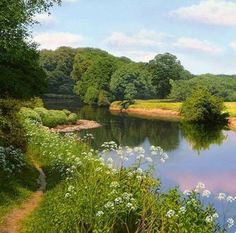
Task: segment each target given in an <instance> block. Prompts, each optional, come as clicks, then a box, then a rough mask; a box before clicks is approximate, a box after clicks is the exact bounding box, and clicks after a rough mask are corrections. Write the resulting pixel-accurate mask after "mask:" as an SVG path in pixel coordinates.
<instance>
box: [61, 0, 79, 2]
mask: <svg viewBox="0 0 236 233" xmlns="http://www.w3.org/2000/svg"><path fill="white" fill-rule="evenodd" d="M78 1H79V0H63V2H78Z"/></svg>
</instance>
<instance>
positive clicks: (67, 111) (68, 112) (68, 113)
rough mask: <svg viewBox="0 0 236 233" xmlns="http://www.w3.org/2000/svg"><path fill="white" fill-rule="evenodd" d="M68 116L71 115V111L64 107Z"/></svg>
mask: <svg viewBox="0 0 236 233" xmlns="http://www.w3.org/2000/svg"><path fill="white" fill-rule="evenodd" d="M62 111H63V112H64V113H65V114H66V115H67V116H69V115H70V114H71V111H69V110H67V109H63V110H62Z"/></svg>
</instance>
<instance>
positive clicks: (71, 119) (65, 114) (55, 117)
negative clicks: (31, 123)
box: [34, 108, 78, 127]
mask: <svg viewBox="0 0 236 233" xmlns="http://www.w3.org/2000/svg"><path fill="white" fill-rule="evenodd" d="M34 111H35V112H37V113H38V114H39V115H40V117H41V119H42V123H43V125H45V126H47V127H55V126H57V125H62V124H68V123H72V124H74V123H76V121H77V120H78V116H77V114H75V113H71V112H70V111H69V110H62V111H61V110H47V109H46V108H35V109H34Z"/></svg>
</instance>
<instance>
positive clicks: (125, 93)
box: [110, 63, 154, 100]
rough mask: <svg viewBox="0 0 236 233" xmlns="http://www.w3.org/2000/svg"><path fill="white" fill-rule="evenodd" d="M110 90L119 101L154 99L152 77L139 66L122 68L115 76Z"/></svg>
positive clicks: (131, 65)
mask: <svg viewBox="0 0 236 233" xmlns="http://www.w3.org/2000/svg"><path fill="white" fill-rule="evenodd" d="M110 89H111V91H112V93H113V95H114V96H115V98H116V99H117V100H124V99H128V100H131V99H134V98H139V99H147V98H150V97H152V95H153V92H154V88H153V86H152V75H151V73H150V72H148V71H147V70H145V69H143V66H141V65H139V64H133V63H131V64H128V65H125V66H122V67H120V68H119V69H118V70H117V71H116V72H115V73H114V74H113V75H112V79H111V83H110Z"/></svg>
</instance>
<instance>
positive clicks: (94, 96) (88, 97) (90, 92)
mask: <svg viewBox="0 0 236 233" xmlns="http://www.w3.org/2000/svg"><path fill="white" fill-rule="evenodd" d="M98 94H99V93H98V90H97V88H95V87H92V86H91V87H89V88H88V89H87V91H86V94H85V97H84V102H85V103H86V104H96V103H97V100H98Z"/></svg>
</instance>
